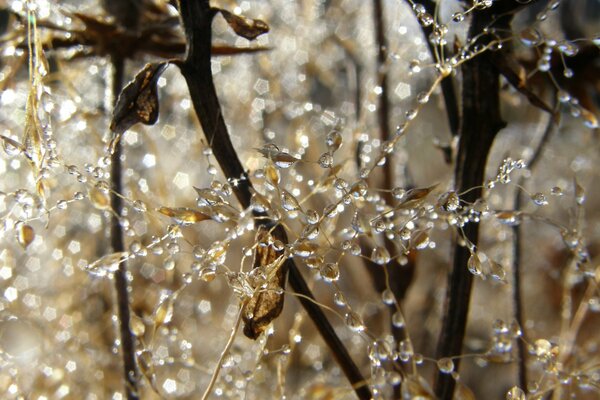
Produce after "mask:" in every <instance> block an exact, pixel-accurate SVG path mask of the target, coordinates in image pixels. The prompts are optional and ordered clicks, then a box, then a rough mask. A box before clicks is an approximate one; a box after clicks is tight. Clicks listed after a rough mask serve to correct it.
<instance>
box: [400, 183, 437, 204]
mask: <svg viewBox="0 0 600 400" xmlns="http://www.w3.org/2000/svg"><path fill="white" fill-rule="evenodd" d="M436 187H437V183H436V184H435V185H432V186H428V187H425V188H414V189H410V190H407V191H406V194H405V195H404V197H402V201H401V202H400V204H398V207H396V209H406V208H413V207H416V206H418V205H420V204H421V203H422V202H423V201H424V200H425V198H426V197H427V195H428V194H429V193H431V192H432V191H433V189H435V188H436Z"/></svg>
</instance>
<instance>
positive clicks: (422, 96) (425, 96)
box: [417, 92, 429, 104]
mask: <svg viewBox="0 0 600 400" xmlns="http://www.w3.org/2000/svg"><path fill="white" fill-rule="evenodd" d="M428 101H429V93H428V92H420V93H419V94H417V102H418V103H419V104H425V103H427V102H428Z"/></svg>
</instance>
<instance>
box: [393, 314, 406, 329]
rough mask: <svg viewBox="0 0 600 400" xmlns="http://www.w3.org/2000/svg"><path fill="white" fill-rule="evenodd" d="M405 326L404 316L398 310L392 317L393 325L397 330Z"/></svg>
mask: <svg viewBox="0 0 600 400" xmlns="http://www.w3.org/2000/svg"><path fill="white" fill-rule="evenodd" d="M405 324H406V322H405V320H404V315H403V314H402V312H400V311H399V310H396V312H394V314H393V315H392V325H394V327H395V328H402V327H403V326H404V325H405Z"/></svg>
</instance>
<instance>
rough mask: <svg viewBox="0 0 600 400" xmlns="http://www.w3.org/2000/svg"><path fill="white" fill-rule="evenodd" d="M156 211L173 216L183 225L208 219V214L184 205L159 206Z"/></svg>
mask: <svg viewBox="0 0 600 400" xmlns="http://www.w3.org/2000/svg"><path fill="white" fill-rule="evenodd" d="M158 212H159V213H161V214H163V215H166V216H167V217H171V218H173V219H174V220H175V221H177V222H178V223H180V224H183V225H189V224H195V223H196V222H200V221H204V220H207V219H210V216H208V215H206V214H204V213H201V212H200V211H196V210H194V209H191V208H185V207H179V208H170V207H161V208H159V209H158Z"/></svg>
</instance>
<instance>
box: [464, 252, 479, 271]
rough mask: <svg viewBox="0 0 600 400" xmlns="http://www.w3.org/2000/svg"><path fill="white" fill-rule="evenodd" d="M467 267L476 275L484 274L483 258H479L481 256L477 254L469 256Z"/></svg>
mask: <svg viewBox="0 0 600 400" xmlns="http://www.w3.org/2000/svg"><path fill="white" fill-rule="evenodd" d="M467 268H468V269H469V272H470V273H472V274H473V275H475V276H481V274H482V267H481V260H479V256H477V254H475V253H472V254H471V256H470V257H469V261H467Z"/></svg>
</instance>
